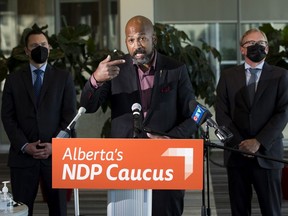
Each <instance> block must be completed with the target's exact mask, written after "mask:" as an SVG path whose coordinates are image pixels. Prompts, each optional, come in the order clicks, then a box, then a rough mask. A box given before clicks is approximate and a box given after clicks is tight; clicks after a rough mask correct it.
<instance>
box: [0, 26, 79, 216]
mask: <svg viewBox="0 0 288 216" xmlns="http://www.w3.org/2000/svg"><path fill="white" fill-rule="evenodd" d="M25 52H26V54H27V55H28V57H29V64H28V65H27V66H25V67H24V68H22V69H20V70H19V71H16V72H14V73H11V74H10V75H9V76H8V77H7V80H6V82H5V87H4V91H3V96H2V110H1V116H2V121H3V125H4V128H5V131H6V133H7V135H8V138H9V140H10V144H11V146H10V150H9V158H8V166H9V167H10V174H11V187H12V194H13V199H14V200H15V201H17V202H22V203H24V204H26V205H27V206H28V208H29V216H32V215H33V205H34V200H35V198H36V195H37V191H38V186H39V181H40V180H41V181H42V183H43V187H42V189H43V193H45V195H46V198H47V204H48V207H49V216H66V215H67V210H66V191H65V190H57V189H52V161H51V154H52V138H53V137H56V136H57V134H58V133H59V131H60V130H63V129H65V128H66V127H67V125H68V124H69V122H70V121H71V120H72V119H73V117H74V116H75V114H76V94H75V87H74V83H73V79H72V76H71V73H69V72H68V71H64V70H59V69H56V68H54V67H53V66H51V65H50V64H48V63H47V61H48V56H49V52H50V46H49V44H48V39H47V37H46V35H45V34H44V33H43V32H41V31H36V30H31V31H30V32H29V33H28V34H27V36H26V38H25Z"/></svg>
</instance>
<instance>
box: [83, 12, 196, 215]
mask: <svg viewBox="0 0 288 216" xmlns="http://www.w3.org/2000/svg"><path fill="white" fill-rule="evenodd" d="M125 34H126V39H125V43H126V46H127V50H128V51H129V54H126V55H125V56H124V57H123V59H121V60H114V61H111V57H110V56H108V57H107V58H106V59H104V60H103V61H102V62H101V63H100V64H99V66H98V68H97V69H96V70H95V71H94V72H93V74H92V75H91V77H90V79H89V80H88V81H87V83H86V85H85V87H84V88H83V92H82V95H81V106H84V107H85V108H86V109H87V112H88V113H92V112H95V111H97V110H98V108H99V107H100V106H101V105H102V104H103V103H106V102H107V101H109V102H110V104H111V137H112V138H132V137H133V114H132V112H131V106H132V105H133V104H134V103H139V104H141V107H142V111H141V125H142V127H143V128H144V127H147V128H151V129H153V130H155V131H161V132H165V133H166V134H167V135H168V136H160V135H152V134H149V133H146V132H144V131H141V132H140V133H139V134H138V138H147V139H155V138H157V139H159V138H160V139H161V138H163V139H168V138H169V137H178V138H190V137H191V136H192V135H193V134H194V132H195V131H196V130H197V128H196V124H195V123H194V121H193V120H192V119H191V118H190V116H191V112H190V111H189V102H190V101H191V100H194V99H195V96H194V91H193V88H192V84H191V81H190V79H189V76H188V71H187V68H186V66H185V65H184V64H182V63H180V62H177V61H176V60H175V59H172V58H169V57H167V56H164V55H162V54H160V53H159V52H157V50H156V49H155V45H156V43H157V38H156V35H155V32H154V28H153V24H152V22H151V21H150V20H149V19H148V18H146V17H144V16H135V17H132V18H131V19H130V20H129V21H128V22H127V24H126V28H125ZM147 157H149V155H147ZM184 194H185V192H184V190H153V195H152V199H153V201H152V215H153V216H180V215H182V213H183V206H184Z"/></svg>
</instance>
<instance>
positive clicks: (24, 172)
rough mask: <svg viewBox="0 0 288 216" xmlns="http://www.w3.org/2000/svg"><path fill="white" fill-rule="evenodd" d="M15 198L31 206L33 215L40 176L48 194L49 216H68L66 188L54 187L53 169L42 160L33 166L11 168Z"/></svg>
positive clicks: (30, 215)
mask: <svg viewBox="0 0 288 216" xmlns="http://www.w3.org/2000/svg"><path fill="white" fill-rule="evenodd" d="M10 174H11V188H12V195H13V199H14V200H15V201H16V202H22V203H24V204H26V205H27V206H28V208H29V214H28V215H29V216H32V215H33V206H34V201H35V199H36V196H37V192H38V188H39V180H40V177H41V179H42V183H43V185H42V186H43V190H44V193H45V195H46V196H47V204H48V208H49V216H66V215H67V201H66V190H59V189H52V169H51V167H49V166H45V165H43V164H42V163H41V162H40V161H39V163H37V165H36V166H33V167H28V168H27V167H25V168H23V167H21V168H15V167H11V168H10Z"/></svg>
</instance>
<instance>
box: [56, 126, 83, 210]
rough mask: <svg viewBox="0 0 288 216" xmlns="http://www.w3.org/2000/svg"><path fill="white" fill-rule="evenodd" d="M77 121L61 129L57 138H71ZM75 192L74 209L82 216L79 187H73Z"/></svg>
mask: <svg viewBox="0 0 288 216" xmlns="http://www.w3.org/2000/svg"><path fill="white" fill-rule="evenodd" d="M75 124H76V122H74V123H72V124H71V125H72V126H71V125H70V127H69V126H68V127H67V128H66V129H65V130H61V131H60V132H59V133H58V135H57V137H56V138H71V133H72V130H73V129H74V126H75ZM73 192H74V211H75V216H80V211H79V190H78V188H74V189H73Z"/></svg>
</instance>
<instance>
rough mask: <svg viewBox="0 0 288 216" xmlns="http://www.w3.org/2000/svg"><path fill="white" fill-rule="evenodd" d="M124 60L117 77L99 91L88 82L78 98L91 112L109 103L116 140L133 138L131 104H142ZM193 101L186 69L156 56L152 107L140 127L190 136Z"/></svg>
mask: <svg viewBox="0 0 288 216" xmlns="http://www.w3.org/2000/svg"><path fill="white" fill-rule="evenodd" d="M124 58H125V60H126V63H125V64H123V65H119V67H120V74H119V75H118V76H117V77H116V78H114V79H113V80H111V81H108V82H105V83H104V84H103V85H102V86H101V87H100V88H98V89H94V88H93V87H92V86H91V83H90V82H89V81H88V82H87V83H86V85H85V87H84V89H83V92H82V95H81V105H82V106H84V107H85V108H86V109H87V112H90V113H91V112H95V111H96V110H97V109H98V108H99V106H100V105H101V104H102V103H104V102H105V101H107V100H110V102H111V118H112V125H111V137H115V138H116V137H117V138H129V137H132V135H133V115H132V111H131V106H132V104H133V103H140V104H141V100H140V91H139V79H138V73H137V69H136V68H135V65H133V62H132V59H131V57H130V56H129V55H126V56H125V57H124ZM193 99H194V92H193V89H192V85H191V82H190V79H189V76H188V71H187V68H186V66H185V65H183V64H180V63H178V62H176V61H175V60H174V59H171V58H168V57H166V56H164V55H161V54H160V53H158V54H157V62H156V68H155V77H154V87H153V90H152V97H151V105H150V109H149V112H148V113H147V116H146V118H145V119H143V127H148V128H151V129H152V130H156V131H159V132H166V133H168V134H169V135H170V136H172V137H179V138H180V137H182V138H188V137H191V136H192V134H193V133H194V132H195V131H196V124H195V123H194V121H193V120H192V119H191V118H190V116H191V112H190V110H189V101H191V100H193ZM142 117H143V116H142ZM143 137H145V134H144V133H143Z"/></svg>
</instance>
